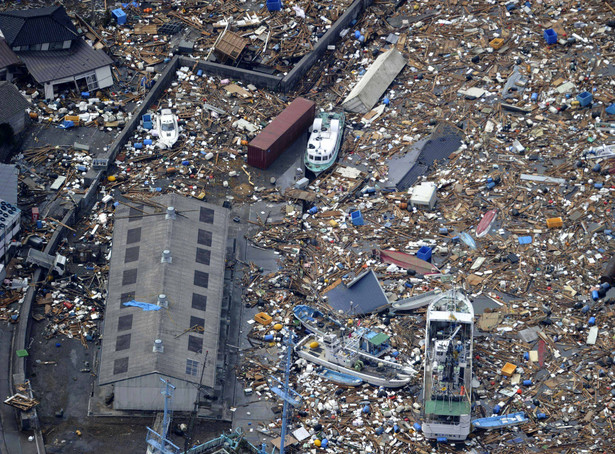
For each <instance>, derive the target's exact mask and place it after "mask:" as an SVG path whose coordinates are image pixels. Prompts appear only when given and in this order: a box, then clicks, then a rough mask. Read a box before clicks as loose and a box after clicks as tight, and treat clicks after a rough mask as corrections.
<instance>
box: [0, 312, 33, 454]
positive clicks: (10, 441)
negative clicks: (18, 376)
mask: <svg viewBox="0 0 615 454" xmlns="http://www.w3.org/2000/svg"><path fill="white" fill-rule="evenodd" d="M13 329H14V325H9V324H6V323H3V324H2V325H0V364H2V367H0V397H1V398H2V400H4V399H5V398H6V397H8V396H11V395H12V394H13V393H12V392H11V389H10V381H9V373H10V368H9V361H10V360H11V336H12V334H13ZM30 453H36V445H35V444H34V442H29V441H28V440H27V434H25V433H23V432H20V431H19V427H18V426H17V415H16V413H15V410H14V409H13V408H12V407H9V406H8V405H4V403H0V454H30Z"/></svg>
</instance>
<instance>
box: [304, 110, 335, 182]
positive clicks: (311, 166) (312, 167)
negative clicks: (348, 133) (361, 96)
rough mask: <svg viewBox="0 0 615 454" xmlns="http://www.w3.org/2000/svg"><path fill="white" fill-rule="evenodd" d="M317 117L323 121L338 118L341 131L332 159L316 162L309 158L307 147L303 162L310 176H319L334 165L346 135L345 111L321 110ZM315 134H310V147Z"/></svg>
mask: <svg viewBox="0 0 615 454" xmlns="http://www.w3.org/2000/svg"><path fill="white" fill-rule="evenodd" d="M316 118H317V119H321V120H322V121H323V122H324V121H327V122H330V121H331V120H333V119H336V120H339V122H340V124H339V131H338V134H337V137H336V138H335V144H334V146H333V157H332V158H331V159H330V160H327V161H326V162H323V163H317V162H314V161H313V160H310V159H309V155H308V150H307V149H306V151H305V153H304V155H303V164H304V166H305V169H306V173H307V174H308V175H310V176H312V175H313V176H314V177H317V176H319V175H320V174H322V173H323V172H326V171H327V170H329V169H331V167H333V165H334V164H335V162H336V161H337V157H338V155H339V151H340V148H341V146H342V139H343V137H344V122H345V116H344V114H343V113H327V112H321V113H320V114H318V115H317V116H316ZM313 136H314V133H312V134H311V135H310V139H309V140H308V147H309V144H310V142H311V141H312V139H313Z"/></svg>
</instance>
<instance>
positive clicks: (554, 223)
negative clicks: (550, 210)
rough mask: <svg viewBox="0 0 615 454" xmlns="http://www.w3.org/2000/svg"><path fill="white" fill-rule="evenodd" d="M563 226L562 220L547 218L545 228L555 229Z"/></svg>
mask: <svg viewBox="0 0 615 454" xmlns="http://www.w3.org/2000/svg"><path fill="white" fill-rule="evenodd" d="M563 226H564V221H563V219H562V218H549V219H547V227H548V228H550V229H557V228H560V227H563Z"/></svg>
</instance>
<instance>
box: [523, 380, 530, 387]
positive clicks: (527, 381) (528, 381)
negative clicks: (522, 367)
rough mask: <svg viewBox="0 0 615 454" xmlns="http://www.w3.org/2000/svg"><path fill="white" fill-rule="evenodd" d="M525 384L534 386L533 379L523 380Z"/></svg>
mask: <svg viewBox="0 0 615 454" xmlns="http://www.w3.org/2000/svg"><path fill="white" fill-rule="evenodd" d="M523 386H532V380H523Z"/></svg>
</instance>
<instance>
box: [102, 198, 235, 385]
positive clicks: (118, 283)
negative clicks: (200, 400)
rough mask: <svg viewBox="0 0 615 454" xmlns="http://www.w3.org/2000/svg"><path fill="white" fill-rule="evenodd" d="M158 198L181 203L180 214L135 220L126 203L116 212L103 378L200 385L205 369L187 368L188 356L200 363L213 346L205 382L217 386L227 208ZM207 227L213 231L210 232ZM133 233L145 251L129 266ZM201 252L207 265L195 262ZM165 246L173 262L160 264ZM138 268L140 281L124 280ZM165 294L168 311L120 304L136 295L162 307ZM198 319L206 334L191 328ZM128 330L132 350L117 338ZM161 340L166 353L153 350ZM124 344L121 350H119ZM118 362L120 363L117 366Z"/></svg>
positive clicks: (136, 243) (167, 203)
mask: <svg viewBox="0 0 615 454" xmlns="http://www.w3.org/2000/svg"><path fill="white" fill-rule="evenodd" d="M152 201H154V202H156V203H158V204H160V205H162V206H165V207H168V206H173V207H175V210H176V213H177V215H176V218H175V219H166V218H165V213H164V212H162V213H160V214H159V215H158V216H139V217H138V218H135V219H136V220H134V219H133V218H128V217H129V216H131V215H130V214H129V213H130V209H129V208H128V207H126V206H118V208H117V211H116V220H115V225H114V231H113V251H112V256H111V263H110V270H109V293H108V296H107V308H106V315H105V327H104V336H103V344H102V359H101V366H100V383H101V384H108V383H113V382H116V381H121V380H126V379H130V378H135V377H139V376H143V375H148V374H153V373H156V372H157V373H161V374H164V375H167V376H170V377H174V378H178V379H181V380H186V381H190V382H193V383H198V381H199V378H200V368H199V371H198V374H197V375H194V374H191V373H188V372H189V369H187V360H192V361H197V362H198V363H199V364H200V365H201V366H202V364H203V360H204V353H205V351H208V352H209V355H208V359H207V367H206V369H205V373H204V375H203V385H204V386H209V387H213V386H214V384H215V369H216V367H215V364H216V357H217V353H218V344H219V337H220V311H221V303H222V295H223V284H224V272H225V258H226V239H227V228H228V213H229V211H228V210H227V209H226V208H222V207H219V206H215V205H210V204H206V203H203V202H200V201H198V200H196V199H189V198H186V197H181V196H179V195H176V194H171V195H165V196H162V197H157V198H155V199H152ZM143 210H144V211H146V212H147V213H154V209H153V208H151V207H147V206H145V207H143ZM212 216H213V219H212ZM209 221H211V222H209ZM134 229H140V232H141V233H140V235H135V234H134V231H135V230H134ZM129 231H132V233H129ZM203 232H209V233H210V234H209V235H204V234H203ZM129 235H130V237H131V242H130V247H136V246H138V247H139V249H140V251H139V255H138V260H136V261H129V262H128V263H125V254H126V252H125V251H126V249H127V247H126V246H127V239H128V236H129ZM210 237H211V242H210V241H209V238H210ZM199 241H200V242H199ZM199 249H207V250H209V251H210V257H209V265H206V264H204V263H200V262H197V254H198V250H199ZM163 250H169V251H170V252H171V254H170V255H171V263H161V258H162V251H163ZM132 270H136V271H137V276H136V282H135V283H134V284H126V285H123V284H122V281H123V277H124V275H125V272H126V271H129V272H130V271H132ZM205 274H206V275H207V277H206V278H204V275H205ZM160 294H164V295H166V299H167V301H168V308H162V309H160V310H157V311H144V310H142V309H141V308H139V307H126V306H124V305H122V304H121V301H122V300H125V301H126V300H132V299H134V300H136V301H138V302H144V303H150V304H156V303H157V300H158V295H160ZM127 315H132V318H130V320H129V319H128V318H125V316H127ZM195 317H197V318H200V319H204V331H203V332H200V330H195V331H193V332H190V333H187V332H186V331H187V330H188V329H189V328H191V326H193V325H191V323H193V322H194V319H195ZM182 333H184V334H182ZM126 334H130V335H131V336H130V345H129V347H128V348H126V345H127V342H126V340H125V339H126V337H124V338H122V340H120V341H118V339H117V338H118V336H125V335H126ZM155 339H161V340H162V344H163V348H164V352H162V353H154V352H153V351H152V349H153V346H154V340H155ZM195 339H196V340H195ZM118 342H119V345H121V348H122V349H120V350H118V349H117V348H116V347H117V345H118ZM201 342H202V343H201ZM197 344H198V345H197ZM189 347H190V348H189ZM125 358H127V359H125ZM117 364H120V365H121V367H119V366H117V367H116V365H117ZM114 369H115V371H114ZM123 370H125V371H124V372H119V371H123ZM190 371H192V368H190Z"/></svg>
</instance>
